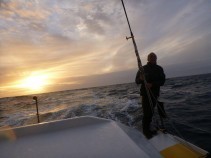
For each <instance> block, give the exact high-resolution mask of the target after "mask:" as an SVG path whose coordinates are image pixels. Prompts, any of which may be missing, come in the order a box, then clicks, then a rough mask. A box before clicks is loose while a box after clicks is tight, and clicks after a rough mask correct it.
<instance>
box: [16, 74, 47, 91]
mask: <svg viewBox="0 0 211 158" xmlns="http://www.w3.org/2000/svg"><path fill="white" fill-rule="evenodd" d="M48 84H49V81H48V76H47V75H37V74H35V75H33V74H32V75H31V76H29V77H26V78H25V79H23V80H22V81H21V82H20V84H19V85H18V87H19V88H24V89H27V90H30V91H34V92H37V91H42V90H43V89H44V88H45V86H46V85H48Z"/></svg>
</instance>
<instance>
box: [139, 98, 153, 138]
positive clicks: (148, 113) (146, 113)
mask: <svg viewBox="0 0 211 158" xmlns="http://www.w3.org/2000/svg"><path fill="white" fill-rule="evenodd" d="M142 107H143V120H142V127H143V133H144V135H145V136H146V137H147V138H151V137H152V133H151V131H150V123H151V121H152V115H153V109H154V108H153V107H151V106H150V103H149V100H148V97H147V96H142Z"/></svg>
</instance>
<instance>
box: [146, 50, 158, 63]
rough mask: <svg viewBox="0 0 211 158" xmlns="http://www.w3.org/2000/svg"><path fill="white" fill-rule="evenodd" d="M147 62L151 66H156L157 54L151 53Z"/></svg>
mask: <svg viewBox="0 0 211 158" xmlns="http://www.w3.org/2000/svg"><path fill="white" fill-rule="evenodd" d="M147 60H148V62H149V63H151V64H156V63H157V56H156V54H155V53H153V52H151V53H149V55H148V57H147Z"/></svg>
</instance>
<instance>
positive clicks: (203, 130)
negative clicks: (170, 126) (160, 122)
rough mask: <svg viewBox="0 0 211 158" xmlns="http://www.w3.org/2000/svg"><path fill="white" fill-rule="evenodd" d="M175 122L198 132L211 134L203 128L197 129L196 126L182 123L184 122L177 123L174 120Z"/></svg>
mask: <svg viewBox="0 0 211 158" xmlns="http://www.w3.org/2000/svg"><path fill="white" fill-rule="evenodd" d="M173 121H174V122H176V123H178V124H182V125H185V126H187V127H191V128H193V129H196V130H198V131H202V132H205V133H208V134H211V131H207V130H205V129H202V128H199V127H195V126H192V125H189V124H188V123H187V122H185V123H182V122H179V121H175V120H173Z"/></svg>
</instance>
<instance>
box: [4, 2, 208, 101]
mask: <svg viewBox="0 0 211 158" xmlns="http://www.w3.org/2000/svg"><path fill="white" fill-rule="evenodd" d="M125 6H126V9H127V12H128V17H129V20H130V24H131V28H132V31H133V34H134V36H135V39H136V44H137V47H138V50H139V54H140V57H141V61H142V64H143V65H144V64H146V63H147V55H148V53H150V52H155V53H156V55H157V57H158V64H159V65H161V66H162V67H163V68H164V70H165V73H166V76H167V78H169V77H177V76H184V75H185V76H187V75H191V74H198V73H209V72H211V63H210V61H211V53H210V50H211V44H210V41H211V29H210V28H211V14H210V8H211V1H208V0H207V1H206V0H199V1H192V0H177V1H175V0H170V1H168V2H167V1H164V0H152V1H138V0H125ZM125 36H130V31H129V29H128V24H127V21H126V18H125V14H124V11H123V7H122V3H121V0H106V1H100V0H98V1H95V0H94V1H93V0H86V1H78V0H62V1H61V0H44V1H43V0H2V1H0V37H1V38H0V74H1V79H0V98H2V97H10V96H19V95H28V94H34V93H45V92H53V91H62V90H70V89H78V88H87V87H97V86H103V85H112V84H121V83H129V82H134V77H135V75H136V72H137V69H138V67H137V59H136V56H135V53H134V48H133V43H132V41H131V40H128V41H127V40H126V39H125Z"/></svg>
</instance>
